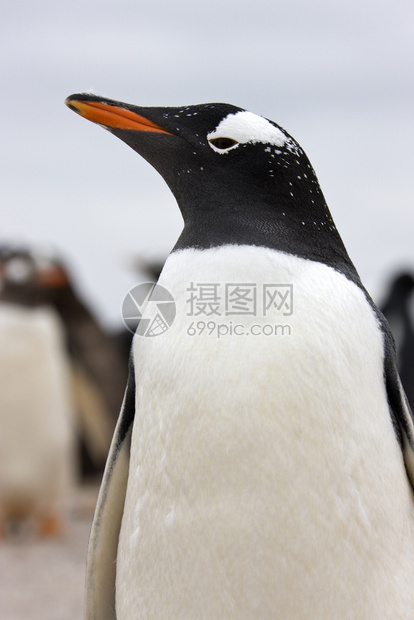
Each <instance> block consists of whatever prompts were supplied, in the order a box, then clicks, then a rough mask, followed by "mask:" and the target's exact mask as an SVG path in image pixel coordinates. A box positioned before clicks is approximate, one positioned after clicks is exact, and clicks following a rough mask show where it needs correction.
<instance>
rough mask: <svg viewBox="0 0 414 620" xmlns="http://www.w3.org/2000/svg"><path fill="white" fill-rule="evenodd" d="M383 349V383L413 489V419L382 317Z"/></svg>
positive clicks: (389, 336)
mask: <svg viewBox="0 0 414 620" xmlns="http://www.w3.org/2000/svg"><path fill="white" fill-rule="evenodd" d="M382 328H383V331H384V349H385V360H384V368H385V383H386V388H387V395H388V402H389V405H390V409H391V417H392V420H393V423H394V424H396V425H397V428H396V431H397V434H399V436H400V438H401V448H402V451H403V456H404V462H405V467H406V470H407V475H408V478H409V480H410V482H411V486H412V487H413V489H414V421H413V414H412V412H411V408H410V405H409V404H408V400H407V397H406V395H405V392H404V388H403V386H402V384H401V380H400V376H399V374H398V370H397V360H396V352H395V344H394V339H393V337H392V335H391V332H390V329H389V327H388V324H387V323H386V320H385V319H384V318H383V317H382Z"/></svg>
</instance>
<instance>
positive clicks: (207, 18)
mask: <svg viewBox="0 0 414 620" xmlns="http://www.w3.org/2000/svg"><path fill="white" fill-rule="evenodd" d="M3 5H4V6H3V11H2V20H1V25H0V29H1V32H0V41H1V43H0V45H1V46H2V47H3V50H2V54H1V57H0V62H1V67H2V77H3V79H2V82H1V90H2V97H1V101H2V127H1V142H0V144H1V147H0V148H1V152H0V156H1V173H2V182H1V204H2V208H1V213H2V216H1V225H0V241H1V242H27V243H30V244H35V245H36V246H38V247H40V248H42V247H44V248H46V249H48V248H53V249H55V250H56V251H58V252H60V253H61V254H62V255H63V257H64V258H66V259H67V260H68V261H69V265H70V266H72V268H73V270H74V271H75V273H76V274H77V275H78V278H79V282H80V286H81V287H82V290H83V291H84V293H85V294H86V295H87V296H88V298H89V300H90V301H91V303H92V304H93V305H94V307H95V308H97V309H98V310H99V312H100V313H101V316H102V318H103V319H104V320H105V321H106V322H108V323H111V324H116V323H117V322H118V321H119V320H120V308H121V304H122V299H123V297H124V295H125V294H126V292H127V290H128V288H130V287H131V286H132V285H133V284H134V283H135V282H136V278H135V277H134V276H133V274H131V272H129V271H128V269H127V265H128V261H129V258H130V257H131V256H132V255H133V254H134V253H142V254H149V255H150V256H153V257H161V256H165V255H166V254H167V253H168V251H169V250H170V249H171V247H172V246H173V245H174V243H175V241H176V238H177V236H178V234H179V232H180V230H181V225H182V224H181V216H180V214H179V210H178V207H177V206H176V205H175V202H174V199H173V198H172V196H171V195H170V193H169V190H168V188H167V187H166V185H165V184H164V182H163V180H162V179H161V177H159V176H158V174H157V173H156V172H155V171H153V170H152V168H150V166H149V165H148V164H147V163H146V162H144V161H143V160H141V159H140V157H139V156H138V155H137V154H136V153H134V152H133V151H132V150H131V149H129V148H128V147H127V146H126V145H124V144H123V143H121V142H120V141H118V140H117V139H116V138H114V137H113V136H111V135H110V134H109V133H108V132H105V131H102V130H101V129H100V128H99V127H97V126H94V125H93V124H91V123H88V122H86V121H84V120H83V119H81V118H79V117H77V116H76V115H75V114H73V113H72V112H71V111H70V110H68V109H67V108H66V107H65V106H64V103H63V102H64V99H65V97H66V96H67V95H69V94H71V93H74V92H79V91H83V90H88V89H91V88H92V89H93V90H94V92H96V93H97V94H103V95H106V96H108V97H111V98H113V99H118V100H121V101H126V102H129V103H136V104H138V105H182V104H194V103H204V102H208V101H225V102H228V103H233V104H235V105H238V106H241V107H244V108H247V109H249V110H251V111H252V112H255V113H257V114H261V115H263V116H265V117H267V118H271V119H272V120H274V121H276V122H277V123H279V124H280V125H282V126H283V127H285V129H286V130H287V131H288V132H289V133H291V134H292V135H293V136H294V137H295V138H296V139H297V140H298V142H299V143H300V144H301V145H302V147H303V148H304V149H305V151H306V152H307V154H308V156H309V158H310V160H311V162H312V164H313V166H314V168H315V170H316V173H317V175H318V177H319V181H320V183H321V187H322V190H323V192H324V194H325V196H326V198H327V201H328V204H329V207H330V209H331V212H332V215H333V217H334V220H335V221H336V224H337V226H338V229H339V231H340V233H341V235H342V237H343V239H344V241H345V244H346V245H347V248H348V251H349V253H350V255H351V258H352V259H353V261H354V263H355V264H356V267H357V269H358V270H359V272H360V274H361V277H362V278H363V280H364V281H365V282H366V284H367V285H368V288H374V289H375V287H376V286H377V285H379V283H380V282H381V281H382V280H383V278H384V275H386V274H387V273H389V272H390V270H392V269H393V268H396V267H399V266H401V265H408V266H411V265H412V266H414V244H413V242H412V237H413V233H414V208H413V206H414V205H413V202H414V174H413V169H414V153H413V149H412V144H413V143H414V80H413V74H414V71H413V69H414V36H413V25H414V4H413V3H412V0H404V1H403V0H385V1H381V0H365V1H363V2H361V0H348V2H346V3H333V2H332V0H312V2H309V1H308V0H289V2H286V0H284V1H283V2H282V1H280V0H255V2H252V1H246V0H231V1H228V0H209V2H203V3H197V2H194V0H193V1H189V0H176V1H175V2H170V1H169V0H151V2H141V1H135V2H134V1H132V0H119V1H117V2H109V1H108V0H107V1H102V0H82V2H81V1H79V0H74V1H71V2H70V3H69V2H68V3H66V2H65V3H58V2H52V0H39V1H38V2H36V3H33V2H29V1H28V0H22V1H17V2H14V3H7V5H6V4H5V3H3Z"/></svg>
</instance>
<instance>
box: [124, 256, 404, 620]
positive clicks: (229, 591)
mask: <svg viewBox="0 0 414 620" xmlns="http://www.w3.org/2000/svg"><path fill="white" fill-rule="evenodd" d="M191 283H193V285H194V286H196V285H200V284H217V285H218V287H217V288H216V289H215V290H216V302H217V294H222V299H221V301H223V303H224V302H225V299H224V298H225V295H226V292H227V291H226V288H225V285H226V284H231V285H234V284H240V285H243V284H244V285H246V286H247V284H249V285H252V286H253V285H254V286H253V288H255V290H256V293H257V305H256V312H255V314H254V315H252V314H250V315H249V314H246V313H244V314H243V312H240V313H239V314H238V315H230V314H228V315H226V314H225V313H226V308H225V305H223V306H222V311H220V313H219V314H210V315H205V314H202V312H201V311H200V309H202V306H199V307H198V311H200V313H199V314H198V316H195V314H193V316H191V315H190V314H191V313H189V310H190V305H189V303H188V301H189V296H190V293H189V292H188V290H187V289H189V288H190V287H191ZM160 284H162V285H163V286H165V287H166V288H167V289H168V290H169V291H170V292H171V293H172V295H173V297H174V299H175V301H176V305H177V315H176V318H175V321H174V323H173V325H172V327H170V328H169V329H168V330H167V331H166V332H165V333H163V334H162V335H160V336H157V337H153V338H150V337H140V336H136V337H135V342H134V363H135V372H136V384H137V392H136V415H135V422H134V430H133V436H132V445H131V458H130V469H129V479H128V487H127V495H126V502H125V509H124V515H123V520H122V527H121V533H120V540H119V547H118V559H117V581H116V606H117V618H118V620H138V619H141V618H142V619H144V618H145V619H151V620H167V619H170V618H171V619H177V620H187V619H188V620H190V619H191V620H201V619H206V620H207V619H208V620H218V619H222V620H224V619H229V620H230V619H237V620H243V619H249V620H253V619H254V620H256V619H258V618H260V619H261V620H264V619H273V618H283V619H284V620H288V619H289V620H290V619H292V620H293V619H294V620H301V619H305V618H306V619H309V618H318V619H322V618H323V619H325V618H326V619H329V620H333V619H335V618H338V619H339V618H340V619H341V620H343V619H347V618H349V619H351V618H352V619H355V618H358V620H360V619H367V620H368V619H369V620H372V619H373V618H378V619H379V618H381V620H384V619H386V618H390V619H391V618H393V620H394V619H395V618H401V619H402V618H404V619H405V618H410V617H412V616H413V614H414V588H413V583H414V504H413V494H412V490H411V487H410V485H409V482H408V479H407V476H406V473H405V469H404V464H403V458H402V454H401V450H400V447H399V445H398V442H397V440H396V437H395V433H394V430H393V428H392V423H391V418H390V414H389V411H388V405H387V397H386V392H385V387H384V381H383V343H382V337H381V332H380V329H379V327H378V324H377V321H376V318H375V314H374V312H373V311H372V309H371V308H370V306H369V304H368V303H367V302H366V299H365V297H364V294H363V292H362V291H361V290H360V289H359V288H358V287H357V286H356V285H354V284H353V283H352V282H350V281H348V280H347V279H346V278H345V277H344V276H342V275H341V274H339V273H338V272H336V271H334V270H333V269H331V268H329V267H326V266H324V265H322V264H319V263H315V262H311V261H307V260H304V259H300V258H297V257H293V256H290V255H287V254H283V253H279V252H276V251H274V250H269V249H265V248H254V247H249V246H245V247H236V246H225V247H221V248H216V249H214V250H208V251H198V250H183V251H181V252H176V253H173V254H172V255H171V256H170V257H169V259H168V261H167V263H166V266H165V268H164V271H163V273H162V275H161V279H160ZM265 284H270V285H292V289H289V290H291V293H290V295H291V296H292V294H293V298H292V297H291V298H290V302H292V299H293V310H292V307H291V306H290V310H289V308H287V307H286V306H283V304H281V307H280V308H279V310H278V311H277V309H276V308H275V307H273V311H274V312H273V314H272V313H271V312H270V310H269V312H267V316H265V317H264V316H263V307H262V306H261V303H260V301H261V299H262V298H261V296H262V295H263V285H265ZM194 286H193V288H194ZM253 288H251V289H250V290H253ZM199 290H200V289H199ZM205 290H206V289H205ZM228 290H230V289H228ZM284 290H285V291H286V290H288V289H287V288H285V289H284ZM281 300H282V298H281V297H280V298H279V301H281ZM217 303H218V302H217ZM206 308H208V309H209V311H212V310H213V307H212V306H205V307H204V309H206ZM215 308H216V310H217V305H216V306H215ZM240 308H242V309H243V308H246V306H243V305H239V310H240ZM193 309H194V308H193ZM227 310H228V308H227ZM197 323H200V324H201V323H205V324H207V323H210V328H209V329H203V330H201V325H200V326H197ZM214 323H215V324H216V325H218V324H223V325H227V327H228V328H230V323H231V324H232V326H233V327H234V326H235V325H236V324H240V325H242V326H243V329H240V330H239V335H237V334H235V333H233V332H232V333H230V329H228V331H227V334H223V335H222V336H221V337H218V336H219V331H218V328H215V329H213V324H214ZM276 324H279V325H283V326H285V327H286V326H289V329H287V328H286V329H284V330H281V329H276V330H272V328H267V329H266V330H263V329H262V330H260V327H258V328H255V330H254V332H253V331H252V330H251V327H252V325H256V326H257V325H258V326H262V327H263V325H272V326H274V325H276ZM190 327H192V330H191V329H189V328H190ZM194 330H195V333H194ZM224 331H225V329H224V328H223V329H222V332H224ZM263 331H264V332H265V333H263ZM200 332H202V333H200Z"/></svg>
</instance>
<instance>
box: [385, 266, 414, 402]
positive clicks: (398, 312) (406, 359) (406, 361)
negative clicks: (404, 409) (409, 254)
mask: <svg viewBox="0 0 414 620" xmlns="http://www.w3.org/2000/svg"><path fill="white" fill-rule="evenodd" d="M413 292H414V277H413V274H412V273H409V272H405V271H403V272H400V273H397V274H396V275H395V276H394V278H393V280H392V281H391V284H390V286H389V291H388V295H387V297H386V300H385V302H384V304H383V306H382V308H381V310H382V312H383V314H384V315H385V317H386V318H387V320H388V323H389V325H390V328H391V331H392V333H393V336H394V338H395V342H396V346H397V363H398V370H399V373H400V378H401V382H402V384H403V387H404V390H405V393H406V395H407V398H408V402H409V403H410V406H411V409H413V410H414V322H413V316H412V314H413V305H412V304H413Z"/></svg>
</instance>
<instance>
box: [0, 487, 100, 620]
mask: <svg viewBox="0 0 414 620" xmlns="http://www.w3.org/2000/svg"><path fill="white" fill-rule="evenodd" d="M97 493H98V486H97V485H87V486H82V487H80V488H79V489H77V490H76V493H75V496H74V501H73V506H72V509H71V511H70V517H69V523H68V528H67V532H66V535H65V536H64V538H63V539H62V540H53V541H52V540H35V539H33V538H32V537H30V536H21V537H19V538H16V539H13V540H7V541H4V540H2V541H1V542H0V618H1V620H81V619H82V613H83V599H84V577H85V560H86V548H87V542H88V536H89V529H90V524H91V520H92V516H93V510H94V507H95V502H96V498H97Z"/></svg>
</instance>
